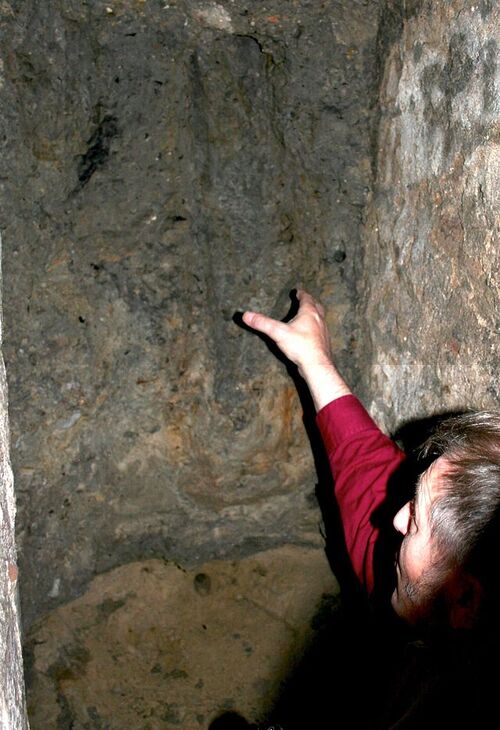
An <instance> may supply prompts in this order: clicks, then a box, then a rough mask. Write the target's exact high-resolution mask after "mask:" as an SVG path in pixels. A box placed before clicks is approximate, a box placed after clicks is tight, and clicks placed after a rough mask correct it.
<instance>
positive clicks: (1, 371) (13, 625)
mask: <svg viewBox="0 0 500 730" xmlns="http://www.w3.org/2000/svg"><path fill="white" fill-rule="evenodd" d="M0 245H1V242H0ZM0 292H1V283H0ZM1 336H2V316H1V312H0V345H1ZM15 514H16V505H15V497H14V481H13V478H12V469H11V466H10V456H9V421H8V411H7V380H6V377H5V366H4V362H3V357H2V356H1V355H0V518H1V525H0V556H1V569H0V728H2V730H22V729H23V728H27V727H28V722H27V720H26V710H25V701H24V678H23V661H22V654H21V640H20V629H19V610H18V600H17V598H18V596H17V562H16V545H15V534H14V520H15Z"/></svg>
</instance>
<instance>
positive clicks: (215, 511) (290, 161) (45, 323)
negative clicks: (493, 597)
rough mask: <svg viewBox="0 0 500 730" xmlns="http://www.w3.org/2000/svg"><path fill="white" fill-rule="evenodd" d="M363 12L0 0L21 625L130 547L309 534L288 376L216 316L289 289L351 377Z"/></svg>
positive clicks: (303, 448)
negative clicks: (304, 300) (326, 319)
mask: <svg viewBox="0 0 500 730" xmlns="http://www.w3.org/2000/svg"><path fill="white" fill-rule="evenodd" d="M377 11H378V6H377V3H375V2H352V1H350V2H348V3H345V4H344V3H310V2H297V3H293V4H292V5H291V4H290V3H288V2H280V1H279V0H273V2H270V3H266V4H265V6H264V5H262V4H260V3H258V4H255V3H251V4H246V3H244V2H241V0H238V2H229V1H226V2H221V3H214V2H182V1H179V2H173V1H172V2H167V3H166V2H164V0H162V2H153V1H152V0H151V1H150V2H139V1H132V0H120V1H118V0H117V1H116V2H115V1H114V0H109V1H108V2H81V0H78V1H77V0H74V1H72V2H66V1H65V2H52V3H50V4H49V3H36V2H23V3H14V2H12V3H10V4H9V3H7V2H3V3H2V4H1V5H0V12H1V13H2V18H1V28H2V33H3V37H2V49H3V50H2V54H3V76H4V81H3V88H2V91H1V92H0V93H1V95H2V120H3V121H2V123H3V126H4V132H3V137H2V140H3V141H2V144H3V151H2V155H3V157H2V161H3V169H4V172H3V175H4V177H3V179H2V181H1V184H2V220H1V225H2V228H3V229H4V240H5V243H6V251H5V259H6V261H5V266H6V280H7V282H8V285H7V287H6V292H5V308H6V321H7V337H6V340H7V343H6V359H7V360H8V373H9V377H10V386H11V404H10V405H11V418H12V427H13V439H12V440H13V461H14V469H15V474H16V482H17V493H18V503H19V520H18V525H19V530H18V534H19V546H20V555H21V576H22V580H23V581H24V589H22V590H21V595H22V600H23V605H24V610H23V618H24V621H25V622H26V624H27V625H28V624H29V623H30V622H31V621H32V619H33V618H34V617H35V616H37V615H39V614H40V613H43V612H44V611H45V610H47V609H49V608H51V607H54V606H55V605H57V604H58V603H59V602H64V601H66V600H68V599H69V598H70V597H72V596H75V595H76V594H77V593H78V592H79V591H80V590H81V588H82V586H84V585H85V583H86V581H87V580H89V579H90V577H91V576H93V575H94V574H96V573H100V572H102V571H103V570H106V569H108V568H110V567H112V566H115V565H119V564H121V563H123V562H127V561H130V560H135V559H141V558H144V557H149V556H155V555H156V556H165V557H170V558H175V559H176V560H178V561H181V562H184V563H185V564H188V563H190V562H191V563H193V562H197V561H200V560H203V559H207V558H209V557H214V556H219V557H220V556H225V555H231V556H237V555H243V554H246V553H249V552H251V551H254V550H255V549H262V548H264V547H266V546H267V547H268V546H271V545H274V544H279V543H283V542H284V541H292V542H299V543H303V544H316V545H319V544H320V537H319V534H318V521H319V512H318V509H317V506H316V503H315V500H314V497H313V492H314V486H315V481H316V477H315V473H314V467H313V462H312V457H311V452H310V446H309V443H308V440H307V437H306V434H305V431H304V427H303V425H302V423H301V410H300V404H299V401H298V398H297V395H296V393H295V388H294V386H293V384H292V382H291V381H290V379H289V378H288V376H287V374H286V372H285V369H284V367H283V366H282V365H281V364H280V363H279V362H277V361H276V360H275V358H274V357H273V356H272V354H271V353H270V352H269V351H268V349H267V348H266V346H265V345H264V344H263V343H262V342H261V341H260V340H259V339H258V338H256V337H254V336H251V335H250V334H248V333H245V332H243V331H242V330H241V329H239V328H238V327H237V326H236V325H235V324H234V323H233V321H232V316H233V313H234V311H235V310H238V309H242V308H244V307H245V308H246V307H249V308H257V309H262V310H264V311H267V312H270V313H272V314H274V315H278V316H283V315H285V314H286V312H287V310H288V307H289V299H288V293H289V291H290V289H291V288H292V287H294V286H295V285H296V284H297V283H298V282H301V283H302V284H303V285H305V286H307V287H309V288H310V289H311V290H312V291H314V292H315V293H316V294H317V295H319V296H320V297H321V299H322V300H323V301H324V303H325V304H326V306H327V308H328V310H329V312H330V314H331V322H330V324H331V328H332V334H333V339H334V343H335V346H336V350H337V351H338V353H339V359H340V362H341V364H342V363H344V364H345V368H344V369H345V370H346V374H347V375H348V377H349V378H351V379H354V377H355V371H354V368H353V364H352V363H353V358H352V346H353V345H352V343H351V339H350V338H351V334H352V327H353V324H352V307H351V304H352V301H353V299H354V297H355V289H354V269H355V262H356V261H357V260H359V257H360V254H359V240H360V220H361V215H362V209H363V204H364V199H365V195H366V186H367V182H368V178H369V172H370V162H369V137H368V116H369V104H370V103H371V101H372V100H373V90H374V81H375V79H374V68H375V65H374V62H373V54H374V49H375V40H376V19H377Z"/></svg>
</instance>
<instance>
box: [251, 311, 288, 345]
mask: <svg viewBox="0 0 500 730" xmlns="http://www.w3.org/2000/svg"><path fill="white" fill-rule="evenodd" d="M243 321H244V323H245V324H247V325H248V326H249V327H252V329H254V330H257V331H258V332H262V333H263V334H264V335H268V337H270V338H271V339H272V340H275V341H276V340H277V339H278V338H279V336H280V335H281V334H283V332H284V331H285V330H286V324H284V323H283V322H280V321H279V320H277V319H272V318H271V317H266V315H265V314H258V313H257V312H244V313H243Z"/></svg>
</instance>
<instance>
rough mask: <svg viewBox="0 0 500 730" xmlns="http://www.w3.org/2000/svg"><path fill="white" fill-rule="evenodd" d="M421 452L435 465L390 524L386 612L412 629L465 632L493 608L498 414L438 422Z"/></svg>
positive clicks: (498, 518) (499, 501)
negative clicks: (391, 585) (399, 537)
mask: <svg viewBox="0 0 500 730" xmlns="http://www.w3.org/2000/svg"><path fill="white" fill-rule="evenodd" d="M423 453H424V455H425V456H432V457H434V458H435V461H433V463H432V464H431V466H430V467H429V468H428V469H427V470H426V471H425V472H424V473H423V474H422V476H421V477H420V479H419V482H418V485H417V489H416V494H415V498H414V499H413V500H412V501H411V502H408V503H407V504H405V505H404V507H402V508H401V509H400V510H399V512H398V513H397V515H396V516H395V518H394V526H395V528H396V529H397V530H398V531H399V532H401V533H402V534H403V536H404V537H403V541H402V544H401V549H400V551H399V554H398V557H397V560H396V572H397V587H396V590H395V591H394V593H393V596H392V605H393V607H394V609H395V611H396V613H397V614H398V615H399V616H400V617H401V618H403V619H404V620H406V621H408V622H409V623H412V624H417V623H420V622H424V621H425V622H428V623H430V624H432V623H436V624H437V623H446V624H447V625H449V626H451V627H452V628H471V627H472V626H474V625H476V624H477V623H479V622H480V621H484V620H487V618H488V614H489V613H490V612H491V610H492V609H493V608H494V607H497V608H498V605H499V603H500V587H499V586H498V585H497V584H498V583H499V582H500V581H499V577H500V576H499V572H500V571H499V565H500V414H494V413H486V412H483V413H470V414H466V415H463V416H456V417H453V418H450V419H447V420H446V421H443V422H442V423H441V424H440V425H439V427H438V428H437V430H436V431H435V433H434V434H433V435H432V436H431V438H430V439H429V440H428V441H427V442H426V444H425V445H424V449H423Z"/></svg>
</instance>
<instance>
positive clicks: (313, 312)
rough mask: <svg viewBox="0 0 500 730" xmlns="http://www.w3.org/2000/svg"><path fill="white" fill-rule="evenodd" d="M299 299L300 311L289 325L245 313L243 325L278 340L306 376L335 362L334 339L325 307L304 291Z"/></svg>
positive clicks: (288, 356) (278, 343)
mask: <svg viewBox="0 0 500 730" xmlns="http://www.w3.org/2000/svg"><path fill="white" fill-rule="evenodd" d="M297 299H298V300H299V310H298V312H297V314H296V315H295V317H294V318H293V319H291V320H290V321H289V322H287V323H285V322H280V321H279V320H277V319H272V318H271V317H266V316H265V315H264V314H257V313H256V312H245V313H244V314H243V321H244V322H245V324H247V325H248V326H249V327H252V328H253V329H255V330H258V332H262V333H263V334H265V335H267V336H268V337H270V338H271V339H272V340H274V342H275V343H276V344H277V345H278V347H279V348H280V350H281V351H282V353H283V354H284V355H286V357H287V358H288V359H289V360H291V361H292V362H293V363H295V365H297V366H298V368H299V372H300V374H301V375H304V371H306V370H307V368H308V366H309V365H312V366H314V365H315V364H317V363H322V364H325V363H327V362H331V352H330V335H329V333H328V329H327V326H326V323H325V319H324V317H325V312H324V309H323V307H322V306H321V304H319V303H318V302H315V301H314V299H313V298H312V296H311V295H310V294H308V293H307V292H305V291H302V290H301V289H297Z"/></svg>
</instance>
